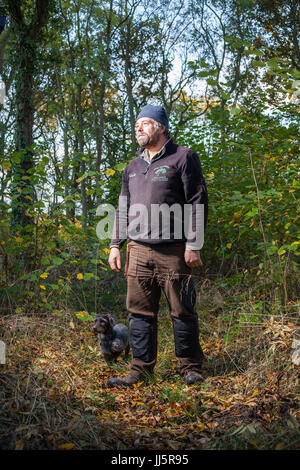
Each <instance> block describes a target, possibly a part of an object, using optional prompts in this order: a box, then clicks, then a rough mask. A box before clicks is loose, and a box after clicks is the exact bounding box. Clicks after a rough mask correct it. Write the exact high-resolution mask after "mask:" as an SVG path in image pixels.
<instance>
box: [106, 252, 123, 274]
mask: <svg viewBox="0 0 300 470" xmlns="http://www.w3.org/2000/svg"><path fill="white" fill-rule="evenodd" d="M108 262H109V265H110V267H111V269H112V270H113V271H116V272H117V273H119V272H120V271H121V252H120V248H117V247H116V246H113V247H112V248H111V250H110V254H109V258H108Z"/></svg>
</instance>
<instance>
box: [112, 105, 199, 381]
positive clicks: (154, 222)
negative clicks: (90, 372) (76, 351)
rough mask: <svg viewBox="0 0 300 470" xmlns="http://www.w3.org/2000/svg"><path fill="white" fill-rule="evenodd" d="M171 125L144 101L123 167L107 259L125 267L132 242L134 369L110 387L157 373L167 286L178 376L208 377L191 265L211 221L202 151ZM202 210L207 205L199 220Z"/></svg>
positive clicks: (189, 378) (130, 280)
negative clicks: (177, 138)
mask: <svg viewBox="0 0 300 470" xmlns="http://www.w3.org/2000/svg"><path fill="white" fill-rule="evenodd" d="M168 127H169V121H168V116H167V113H166V111H165V109H164V108H163V107H161V106H152V105H146V106H144V107H143V108H142V110H141V112H140V114H139V115H138V117H137V120H136V138H137V141H138V143H139V145H140V147H141V150H140V151H139V152H138V153H137V157H136V158H135V159H134V160H132V161H131V162H130V163H129V164H128V165H127V167H126V168H125V170H124V172H123V179H122V190H121V195H120V198H119V206H118V209H117V212H116V218H115V231H114V232H115V233H114V235H113V239H112V241H111V245H110V248H111V251H110V256H109V264H110V267H111V268H112V269H113V270H114V271H116V272H120V271H121V254H120V248H121V246H122V245H123V243H124V242H125V239H126V238H127V239H129V240H130V241H129V243H128V245H127V256H129V259H128V270H127V272H126V275H127V288H128V290H127V309H128V311H129V312H130V320H129V329H130V343H131V347H132V356H133V357H132V364H131V368H130V371H129V374H128V375H127V376H125V377H124V378H119V377H114V378H111V379H110V380H109V381H108V385H109V386H111V387H113V386H116V385H119V386H130V385H133V384H135V383H137V382H139V381H141V380H143V379H144V378H145V376H147V374H151V373H152V372H153V370H154V366H155V364H156V359H157V314H158V310H159V300H160V295H161V291H162V290H163V291H164V294H165V296H166V298H167V301H168V304H169V308H170V314H171V318H172V323H173V332H174V342H175V354H176V357H177V358H178V361H179V373H180V374H181V376H182V378H183V380H184V381H185V382H186V383H187V384H193V383H198V382H201V381H202V380H203V379H202V376H201V365H202V362H203V358H204V355H203V352H202V349H201V346H200V344H199V330H198V319H197V314H196V312H195V310H194V305H195V289H194V285H193V280H192V278H191V268H193V267H198V266H202V262H201V259H200V254H199V249H200V248H201V247H202V243H203V240H202V241H201V240H200V241H199V237H198V233H199V231H201V230H204V227H203V226H204V224H205V223H206V219H207V190H206V185H205V181H204V178H203V175H202V171H201V165H200V161H199V158H198V156H197V155H196V153H195V152H193V151H192V150H190V149H187V148H185V147H182V146H179V145H177V144H176V143H175V142H173V140H172V139H171V138H170V137H169V134H168ZM124 201H125V205H124ZM186 207H188V208H189V211H188V212H187V216H186V215H185V213H184V209H185V208H186ZM197 207H198V208H199V207H200V208H204V217H202V220H201V221H200V222H201V223H200V224H199V220H198V219H197V215H198V213H197V211H196V208H197ZM171 209H172V210H171ZM137 212H138V213H139V217H138V218H136V214H137ZM134 216H135V218H134ZM124 226H126V229H127V233H126V230H125V232H124ZM187 227H188V229H187ZM121 232H123V233H121ZM124 233H125V234H124ZM126 235H127V236H126Z"/></svg>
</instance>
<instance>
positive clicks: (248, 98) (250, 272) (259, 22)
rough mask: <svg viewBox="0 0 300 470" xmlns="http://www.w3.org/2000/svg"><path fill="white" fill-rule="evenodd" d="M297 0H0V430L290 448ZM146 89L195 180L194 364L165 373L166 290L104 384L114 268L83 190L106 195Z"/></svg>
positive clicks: (59, 441) (29, 443)
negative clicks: (138, 379)
mask: <svg viewBox="0 0 300 470" xmlns="http://www.w3.org/2000/svg"><path fill="white" fill-rule="evenodd" d="M297 3H298V2H297V1H296V0H287V1H284V0H273V1H271V0H186V1H183V2H178V1H174V0H163V1H161V0H158V1H155V2H154V1H144V0H109V1H102V0H74V1H71V0H6V1H3V0H2V1H1V2H0V16H1V15H2V16H6V17H7V24H6V27H5V28H4V30H3V32H2V33H1V35H0V78H1V80H2V88H4V87H5V90H6V99H5V100H4V101H3V100H2V101H1V103H0V266H1V271H0V327H1V339H2V340H3V341H4V342H5V343H6V364H3V365H1V366H0V367H1V371H0V372H1V374H0V383H1V389H0V448H3V449H132V448H137V449H141V448H147V449H170V450H174V449H296V448H299V415H300V412H299V383H298V378H297V366H295V364H293V363H292V361H291V354H292V348H291V345H292V342H293V340H295V339H296V340H297V339H299V279H298V263H297V257H298V256H299V253H300V249H299V245H300V239H299V238H300V236H299V230H298V221H299V201H298V195H299V185H300V183H299V181H298V176H299V164H298V161H299V146H298V135H299V121H298V113H299V97H300V92H299V83H300V51H299V6H298V5H297ZM0 88H1V87H0ZM2 95H3V94H2ZM2 95H1V96H2ZM146 103H152V104H162V105H163V106H164V107H165V108H166V110H167V112H168V114H169V116H170V128H171V135H172V136H173V137H174V139H175V140H176V141H177V142H178V143H180V144H182V145H185V146H187V147H190V148H192V149H193V150H195V151H196V152H197V153H198V155H199V157H200V160H201V164H202V169H203V173H204V176H205V179H206V182H207V186H208V193H209V221H208V226H207V230H206V235H205V244H204V247H203V249H202V251H201V256H202V260H203V264H204V266H203V268H201V269H198V270H195V272H194V275H195V280H196V285H197V292H198V304H197V308H198V312H199V325H200V338H201V344H202V346H203V349H204V352H205V353H206V358H207V361H206V364H205V370H204V374H205V376H206V380H205V382H204V384H203V386H193V387H190V388H187V387H184V386H183V385H182V382H181V380H180V378H179V377H178V376H177V375H176V372H175V367H176V361H175V357H174V352H173V349H174V348H173V342H172V331H171V326H170V321H169V318H168V309H167V305H166V303H163V304H162V309H161V314H160V315H161V322H160V353H159V363H158V365H157V373H156V377H155V378H153V379H152V382H151V383H150V386H148V387H147V388H146V389H145V388H144V386H143V385H141V386H137V387H135V388H134V390H130V391H129V390H117V391H116V390H113V391H112V390H109V389H107V388H106V385H105V384H106V381H107V378H108V377H110V376H111V374H112V373H114V374H116V373H120V374H121V373H124V372H125V371H126V370H127V368H128V363H126V361H123V360H120V361H119V362H118V363H117V364H116V365H115V366H114V367H113V370H111V369H110V368H109V367H108V366H107V365H106V364H105V363H104V362H103V360H102V358H101V355H100V353H99V350H98V346H97V339H96V338H95V337H94V336H93V335H92V334H91V327H92V322H93V316H94V315H95V314H96V313H98V312H99V311H102V312H106V313H113V314H114V315H116V317H117V318H118V319H119V320H122V321H125V322H126V321H127V312H126V309H125V295H126V282H125V279H124V277H123V276H122V275H121V276H120V275H116V274H115V273H113V272H112V271H111V270H110V269H109V266H108V263H107V258H108V246H109V240H104V241H103V240H102V241H101V240H98V238H97V236H96V230H95V229H96V225H97V222H98V221H99V217H97V216H96V209H97V207H98V205H99V204H100V203H111V204H113V205H114V206H116V203H117V199H118V196H119V191H120V185H121V175H122V170H123V168H124V167H125V165H126V163H127V162H128V161H130V160H131V159H132V158H133V157H134V156H135V151H136V150H137V144H136V140H135V135H134V134H135V131H134V124H135V117H136V115H137V113H138V111H139V109H140V108H141V107H142V106H143V105H145V104H146ZM174 374H175V375H174ZM120 423H121V425H120Z"/></svg>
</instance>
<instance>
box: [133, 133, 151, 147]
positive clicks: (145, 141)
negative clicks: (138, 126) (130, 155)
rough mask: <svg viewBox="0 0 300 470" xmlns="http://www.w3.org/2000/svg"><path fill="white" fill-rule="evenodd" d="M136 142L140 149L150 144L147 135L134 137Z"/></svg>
mask: <svg viewBox="0 0 300 470" xmlns="http://www.w3.org/2000/svg"><path fill="white" fill-rule="evenodd" d="M136 140H137V141H138V144H139V146H140V147H145V146H146V145H147V144H149V143H150V140H151V139H150V137H149V136H148V135H147V134H140V135H137V136H136Z"/></svg>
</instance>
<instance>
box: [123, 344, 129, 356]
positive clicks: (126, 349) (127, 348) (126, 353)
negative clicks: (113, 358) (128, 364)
mask: <svg viewBox="0 0 300 470" xmlns="http://www.w3.org/2000/svg"><path fill="white" fill-rule="evenodd" d="M129 352H130V344H127V346H126V348H125V349H124V357H128V356H129Z"/></svg>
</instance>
